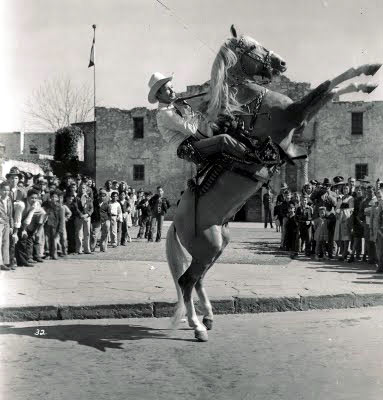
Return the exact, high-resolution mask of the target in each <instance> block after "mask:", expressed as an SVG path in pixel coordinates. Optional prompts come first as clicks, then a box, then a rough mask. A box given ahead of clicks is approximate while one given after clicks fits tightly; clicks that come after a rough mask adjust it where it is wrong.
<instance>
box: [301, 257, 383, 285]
mask: <svg viewBox="0 0 383 400" xmlns="http://www.w3.org/2000/svg"><path fill="white" fill-rule="evenodd" d="M307 259H308V258H307ZM308 260H309V259H308ZM302 261H303V260H302ZM323 263H324V261H313V262H312V263H311V265H310V266H309V267H308V268H310V269H315V270H317V272H337V273H338V274H357V275H359V276H361V277H357V280H354V281H353V283H361V284H366V283H372V284H377V285H379V284H380V285H381V284H383V281H382V280H383V274H377V273H376V272H375V271H376V266H375V265H374V264H367V263H365V262H353V263H347V262H343V261H339V260H326V261H325V265H323ZM367 275H368V276H367Z"/></svg>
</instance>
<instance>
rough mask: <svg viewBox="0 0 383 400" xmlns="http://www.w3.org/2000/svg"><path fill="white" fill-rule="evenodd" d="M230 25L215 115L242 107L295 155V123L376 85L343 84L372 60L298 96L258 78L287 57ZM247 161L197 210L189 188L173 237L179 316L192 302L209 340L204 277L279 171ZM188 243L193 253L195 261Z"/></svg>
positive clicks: (258, 128)
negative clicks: (234, 226) (236, 221)
mask: <svg viewBox="0 0 383 400" xmlns="http://www.w3.org/2000/svg"><path fill="white" fill-rule="evenodd" d="M231 32H232V35H233V37H232V38H230V39H228V40H227V41H226V42H225V43H224V44H223V45H222V47H221V48H220V50H219V53H218V54H217V56H216V58H215V61H214V63H213V66H212V70H211V80H210V99H209V104H208V109H207V112H208V116H209V119H210V120H211V121H215V120H216V119H217V117H218V115H219V114H221V113H226V114H227V113H229V114H236V115H241V118H242V120H243V121H244V124H245V128H246V129H247V131H248V132H249V133H250V135H252V136H254V137H257V138H261V139H262V138H266V137H268V136H269V137H271V139H272V140H273V142H274V143H276V144H278V145H279V146H280V148H282V149H283V150H284V152H285V153H286V154H287V155H288V156H290V157H291V158H292V159H293V158H294V156H295V155H296V154H295V149H294V144H293V143H292V136H293V133H294V130H297V129H302V128H303V127H304V126H305V124H306V123H307V122H308V121H309V120H310V119H311V118H312V117H313V116H314V115H315V114H316V113H317V112H318V111H319V110H320V108H321V107H323V106H324V104H326V103H327V102H329V101H330V100H331V99H333V97H334V96H336V95H340V94H344V93H350V92H355V91H362V92H365V93H370V92H372V91H373V90H374V89H375V88H376V87H377V85H374V84H354V83H352V84H350V85H348V86H346V87H344V88H343V89H339V88H337V86H338V85H339V84H340V83H342V82H344V81H346V80H348V79H351V78H354V77H357V76H359V75H362V74H365V75H374V74H375V73H376V71H378V69H379V68H380V67H381V64H366V65H362V66H360V67H359V68H351V69H349V70H348V71H346V72H345V73H343V74H341V75H339V76H338V77H336V78H335V79H333V80H327V81H325V82H324V83H322V84H321V85H319V86H318V87H317V88H316V89H314V90H312V91H311V92H310V93H308V94H307V95H306V96H304V97H303V98H302V99H301V100H299V101H296V102H293V101H292V100H291V99H290V98H289V97H287V96H285V95H283V94H280V93H277V92H274V91H271V90H266V89H265V88H263V87H262V86H260V85H258V84H256V83H254V79H255V78H257V77H260V76H263V77H267V78H269V79H272V78H273V77H274V76H276V75H278V74H280V73H282V72H285V70H286V63H285V61H284V60H283V59H282V58H281V57H280V56H278V55H277V54H274V53H272V52H271V51H268V50H266V49H265V48H264V47H263V46H261V45H260V44H259V43H258V42H256V41H255V40H254V39H252V38H250V37H248V36H240V37H238V36H237V33H236V31H235V29H234V27H232V28H231ZM240 167H241V169H242V170H244V169H246V174H238V173H237V172H233V171H229V170H228V171H224V172H223V174H222V175H221V176H220V178H219V179H218V180H217V181H216V182H215V184H214V186H213V187H212V188H211V189H210V191H208V192H207V193H206V194H204V195H203V196H201V197H200V198H199V199H198V208H197V213H196V215H195V207H194V206H195V194H194V193H193V192H192V191H191V190H189V189H187V190H185V192H184V194H183V196H182V198H181V201H180V203H179V205H178V208H177V211H176V214H175V217H174V220H173V223H172V224H171V226H170V228H169V231H168V234H167V238H166V255H167V260H168V263H169V267H170V270H171V273H172V275H173V278H174V281H175V285H176V289H177V295H178V303H177V307H176V312H175V315H174V322H177V321H179V319H181V318H182V317H183V316H184V313H185V306H186V314H187V318H188V322H189V326H190V327H192V328H194V331H195V337H196V338H197V340H199V341H207V340H208V334H207V330H209V329H211V328H212V324H213V311H212V306H211V303H210V301H209V299H208V296H207V293H206V291H205V289H204V287H203V278H204V276H205V274H206V272H207V271H208V270H209V268H210V267H211V266H212V265H213V264H214V263H215V262H216V261H217V259H218V258H219V256H220V255H221V254H222V252H223V250H224V249H225V247H226V246H227V244H228V243H229V240H230V236H229V228H228V221H229V219H230V218H231V217H232V216H233V215H234V214H235V213H236V212H237V211H238V210H239V209H240V208H241V207H242V206H243V204H244V203H245V202H246V201H247V200H248V199H249V198H250V197H251V196H252V195H253V194H254V193H256V192H257V191H258V189H259V188H260V187H261V185H262V184H263V183H264V182H267V181H268V180H270V179H271V177H272V175H273V173H274V170H272V169H269V168H267V167H265V166H262V165H259V164H251V165H249V164H240ZM255 181H256V182H255ZM195 227H197V230H196V231H195ZM185 250H186V251H187V252H188V253H189V255H191V257H192V261H191V263H190V265H189V263H188V261H187V258H186V254H185ZM193 288H195V289H196V291H197V294H198V297H199V299H200V305H201V308H202V310H203V313H204V316H203V321H202V323H201V322H200V321H199V319H198V317H197V314H196V312H195V309H194V304H193V298H192V291H193Z"/></svg>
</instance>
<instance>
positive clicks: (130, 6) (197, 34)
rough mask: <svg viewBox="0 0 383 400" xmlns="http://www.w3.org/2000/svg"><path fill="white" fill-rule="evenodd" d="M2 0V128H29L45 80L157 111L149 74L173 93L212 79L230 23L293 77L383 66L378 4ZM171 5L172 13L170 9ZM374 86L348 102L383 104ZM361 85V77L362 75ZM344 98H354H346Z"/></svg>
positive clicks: (381, 6)
mask: <svg viewBox="0 0 383 400" xmlns="http://www.w3.org/2000/svg"><path fill="white" fill-rule="evenodd" d="M160 1H161V2H162V3H163V4H164V5H165V6H166V7H165V6H164V5H161V4H160V3H159V0H65V1H62V0H0V54H1V57H2V60H1V62H0V88H1V90H0V110H1V118H0V132H6V131H20V130H26V129H28V126H27V118H26V115H25V103H26V102H27V100H28V98H29V97H30V96H31V94H32V92H33V90H35V89H37V88H38V87H39V86H40V85H41V84H42V83H43V82H44V80H50V79H56V78H61V77H64V78H70V79H71V80H72V81H73V82H74V84H75V85H78V86H81V85H83V84H84V83H85V84H89V85H93V69H92V68H89V69H88V68H87V67H88V62H89V54H90V48H91V42H92V37H93V29H92V24H96V25H97V29H96V60H95V62H96V82H97V83H96V94H97V105H99V106H105V107H118V108H123V109H130V108H133V107H141V106H145V107H149V108H153V105H150V104H149V103H148V101H147V94H148V81H149V78H150V76H151V74H152V73H154V72H156V71H160V72H162V73H163V74H170V73H174V86H175V89H176V91H179V92H181V91H184V90H185V89H186V86H187V85H195V84H201V83H203V82H205V81H207V80H208V79H209V75H210V69H211V65H212V63H213V60H214V57H215V55H216V53H217V52H218V50H219V48H220V46H221V45H222V44H223V42H224V41H225V40H226V39H227V38H228V37H230V31H229V28H230V25H231V24H234V25H235V26H236V28H237V31H238V32H239V33H242V34H246V35H248V36H251V37H253V38H254V39H256V40H257V41H259V42H261V43H262V44H263V45H264V46H265V47H266V48H268V49H270V50H273V51H274V52H276V53H278V54H279V55H281V56H282V57H283V58H284V59H285V60H286V62H287V67H288V70H287V72H286V73H285V75H286V76H287V77H289V78H290V79H292V80H296V81H302V82H310V83H311V84H312V86H314V87H315V86H316V85H317V84H319V83H321V82H322V81H324V80H326V79H328V78H332V77H335V76H336V75H338V74H340V73H342V72H343V71H345V70H347V69H348V68H350V67H353V66H357V65H361V64H365V63H370V62H383V23H382V20H383V2H382V1H381V0H267V1H265V0H235V1H233V0H160ZM169 9H170V11H169ZM368 80H373V81H374V82H376V83H380V87H378V88H377V89H376V91H375V92H374V93H373V94H371V95H368V96H367V95H365V94H362V95H357V96H353V97H351V99H352V100H365V101H370V100H383V68H382V71H379V73H377V74H376V75H375V77H373V78H372V79H371V78H369V79H368ZM359 81H360V80H359ZM347 99H350V98H347Z"/></svg>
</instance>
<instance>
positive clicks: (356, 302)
mask: <svg viewBox="0 0 383 400" xmlns="http://www.w3.org/2000/svg"><path fill="white" fill-rule="evenodd" d="M210 301H211V303H212V306H213V312H214V314H249V313H250V314H254V313H255V314H257V313H265V312H284V311H308V310H323V309H341V308H361V307H373V306H382V305H383V293H368V294H355V293H343V294H334V295H318V296H295V297H258V296H238V297H229V298H224V299H211V300H210ZM175 304H176V303H175V302H174V301H157V302H156V301H154V302H143V303H124V304H92V305H60V306H26V307H4V308H0V321H1V322H21V321H47V320H71V319H101V318H116V319H117V318H150V317H152V318H161V317H170V316H172V315H173V310H174V306H175ZM195 306H196V310H197V312H198V313H199V314H201V313H200V310H199V309H198V301H196V302H195Z"/></svg>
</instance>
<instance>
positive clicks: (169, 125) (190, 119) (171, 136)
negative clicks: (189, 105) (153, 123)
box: [157, 103, 201, 147]
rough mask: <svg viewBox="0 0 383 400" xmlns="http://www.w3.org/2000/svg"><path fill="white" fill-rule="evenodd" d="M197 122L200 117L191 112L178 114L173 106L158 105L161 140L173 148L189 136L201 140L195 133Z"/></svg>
mask: <svg viewBox="0 0 383 400" xmlns="http://www.w3.org/2000/svg"><path fill="white" fill-rule="evenodd" d="M180 114H181V115H180ZM199 122H200V117H199V116H198V115H196V114H194V113H193V112H192V111H191V110H187V111H184V110H183V111H182V112H180V110H178V109H176V108H175V107H174V105H173V104H163V103H160V104H159V105H158V112H157V126H158V129H159V131H160V132H161V134H162V136H163V138H164V139H165V140H166V141H167V142H168V143H169V144H171V145H174V146H175V147H178V146H179V145H180V143H181V142H183V141H184V140H185V139H186V138H187V137H189V136H195V137H197V138H201V136H200V135H199V133H198V131H197V130H198V125H199Z"/></svg>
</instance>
